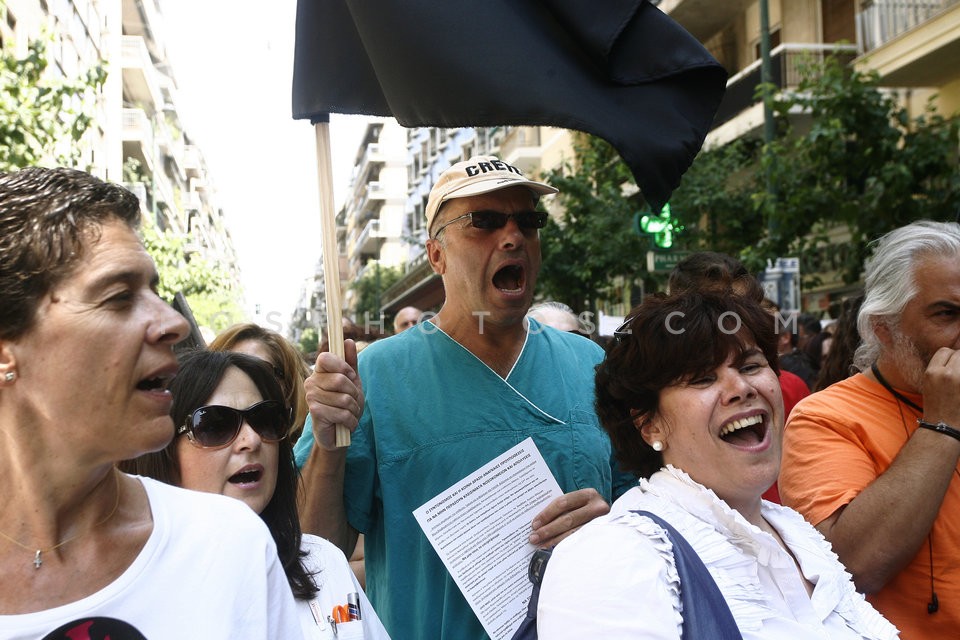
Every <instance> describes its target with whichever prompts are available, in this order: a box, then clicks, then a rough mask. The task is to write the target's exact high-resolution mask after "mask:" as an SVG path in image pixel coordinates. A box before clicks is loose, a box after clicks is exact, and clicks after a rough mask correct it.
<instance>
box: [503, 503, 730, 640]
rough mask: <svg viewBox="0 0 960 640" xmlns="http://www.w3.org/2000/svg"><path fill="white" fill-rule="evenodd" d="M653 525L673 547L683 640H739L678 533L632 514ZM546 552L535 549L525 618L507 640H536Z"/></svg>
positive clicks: (726, 611) (717, 593)
mask: <svg viewBox="0 0 960 640" xmlns="http://www.w3.org/2000/svg"><path fill="white" fill-rule="evenodd" d="M633 513H636V514H637V515H640V516H644V517H646V518H649V519H650V520H653V521H654V522H655V523H657V524H658V525H659V526H660V527H661V528H662V529H663V530H664V531H665V532H666V534H667V537H668V538H669V539H670V544H671V545H673V558H674V563H675V564H676V567H677V574H678V575H679V576H680V604H681V607H682V616H683V625H682V629H683V640H743V637H742V636H741V635H740V629H738V628H737V622H736V620H734V619H733V614H732V613H730V607H728V606H727V601H726V600H725V599H724V597H723V594H722V593H720V589H719V588H718V587H717V583H716V582H715V581H714V580H713V576H711V575H710V572H709V571H708V570H707V567H706V566H705V565H704V564H703V561H702V560H701V559H700V556H698V555H697V552H696V551H694V550H693V547H691V546H690V543H689V542H687V540H686V538H684V537H683V536H682V535H681V534H680V532H679V531H677V530H676V529H674V528H673V526H671V525H670V523H668V522H667V521H666V520H664V519H663V518H661V517H660V516H658V515H656V514H653V513H650V512H649V511H634V512H633ZM550 554H551V550H550V549H539V550H538V551H537V552H536V553H534V554H533V557H532V558H531V559H530V567H529V570H528V575H529V577H530V582H532V583H533V592H532V593H531V594H530V603H529V604H528V605H527V615H526V617H525V618H524V619H523V622H521V623H520V626H519V627H518V628H517V630H516V631H515V632H514V634H513V636H512V638H511V640H536V638H537V603H538V602H539V600H540V583H541V582H542V581H543V575H544V572H545V571H546V568H547V562H548V561H549V560H550Z"/></svg>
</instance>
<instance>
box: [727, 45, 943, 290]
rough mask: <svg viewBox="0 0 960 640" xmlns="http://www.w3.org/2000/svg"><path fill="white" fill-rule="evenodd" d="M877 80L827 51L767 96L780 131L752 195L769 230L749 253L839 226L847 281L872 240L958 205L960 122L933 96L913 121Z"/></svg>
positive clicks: (803, 248) (799, 242) (807, 247)
mask: <svg viewBox="0 0 960 640" xmlns="http://www.w3.org/2000/svg"><path fill="white" fill-rule="evenodd" d="M879 83H880V78H879V76H878V75H877V74H876V73H861V72H858V71H856V70H854V69H851V68H849V67H845V66H843V65H841V64H840V63H839V62H838V61H837V60H836V59H833V58H828V59H827V60H826V61H825V62H822V63H815V62H809V63H808V64H807V65H806V67H805V68H804V69H803V73H802V80H801V82H800V84H799V86H798V88H797V90H796V91H793V92H789V93H784V94H782V95H781V96H780V97H779V98H778V99H777V100H776V101H775V103H774V112H775V113H776V117H777V119H778V129H779V131H780V133H781V135H780V137H778V138H777V139H776V140H775V141H774V142H773V143H771V148H770V149H769V152H768V153H765V154H763V155H762V156H761V157H762V158H763V167H764V170H765V171H767V172H769V173H768V175H769V177H770V183H771V185H772V187H773V188H772V189H770V190H758V191H757V195H756V198H755V204H756V206H757V209H758V210H759V211H760V212H762V214H763V217H764V219H765V220H766V221H767V228H768V229H769V231H770V233H769V235H768V237H766V238H765V239H764V241H763V242H762V243H761V244H760V245H758V247H757V251H756V253H755V256H756V257H758V258H761V259H763V258H769V257H774V256H778V255H780V256H784V255H799V256H803V255H805V254H807V253H808V252H809V251H811V249H812V248H813V247H814V246H815V245H816V244H818V243H822V242H823V241H824V240H823V237H822V233H823V232H824V230H825V229H827V228H828V227H830V226H832V225H844V226H846V227H847V228H849V230H850V233H851V236H852V240H851V242H850V244H849V250H848V251H845V252H844V255H845V262H844V264H842V265H840V267H841V269H842V271H843V272H844V278H845V280H847V281H848V282H853V281H856V280H858V279H859V278H860V274H861V270H862V265H863V260H864V258H865V257H866V256H867V255H868V247H867V244H868V243H869V242H870V241H871V240H873V239H875V238H876V237H878V236H879V235H881V234H883V233H885V232H887V231H889V230H891V229H893V228H896V227H898V226H902V225H904V224H907V223H909V222H911V221H914V220H917V219H920V218H929V219H934V220H951V219H954V218H955V216H956V215H957V213H958V211H960V171H958V168H957V149H958V143H960V138H958V131H960V120H958V119H957V118H954V119H952V120H951V119H946V118H944V117H942V116H941V115H939V114H937V113H936V111H935V109H934V106H933V103H932V102H931V103H930V104H928V106H927V110H926V113H924V114H922V115H921V116H919V117H916V118H912V119H911V118H910V115H909V113H908V112H907V110H906V108H905V107H903V106H901V105H900V104H899V103H898V102H897V100H896V99H895V96H893V95H891V94H890V93H888V92H884V91H882V90H881V89H880V88H879ZM798 109H799V110H802V111H804V112H806V113H809V114H810V116H811V122H810V125H809V129H808V130H798V129H797V128H795V127H793V126H791V124H790V123H791V119H790V118H789V117H788V114H790V113H796V112H797V110H798ZM745 246H746V245H745ZM751 253H753V252H747V255H748V256H749V255H750V254H751Z"/></svg>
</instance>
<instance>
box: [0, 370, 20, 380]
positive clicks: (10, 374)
mask: <svg viewBox="0 0 960 640" xmlns="http://www.w3.org/2000/svg"><path fill="white" fill-rule="evenodd" d="M16 377H17V374H16V373H15V372H13V371H7V372H6V373H5V374H3V379H4V380H6V381H7V382H13V381H14V380H15V379H16Z"/></svg>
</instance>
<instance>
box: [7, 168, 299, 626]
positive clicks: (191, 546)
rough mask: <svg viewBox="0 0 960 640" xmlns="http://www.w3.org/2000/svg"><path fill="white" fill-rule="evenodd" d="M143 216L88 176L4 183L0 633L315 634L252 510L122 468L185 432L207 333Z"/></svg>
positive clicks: (26, 177)
mask: <svg viewBox="0 0 960 640" xmlns="http://www.w3.org/2000/svg"><path fill="white" fill-rule="evenodd" d="M140 210H141V209H140V203H139V202H138V201H137V198H136V196H134V195H133V194H132V193H130V192H129V191H127V190H126V189H124V188H122V187H120V186H118V185H115V184H110V183H106V182H104V181H102V180H100V179H99V178H96V177H94V176H91V175H89V174H87V173H84V172H82V171H77V170H74V169H66V168H52V169H48V168H40V167H31V168H28V169H22V170H20V171H15V172H12V173H2V174H0V486H3V498H2V507H0V576H3V579H2V580H0V638H3V639H4V640H36V639H37V638H44V639H45V640H61V639H66V638H88V637H89V638H106V637H110V638H114V640H118V639H121V638H122V639H124V640H128V639H135V638H151V639H152V638H204V639H205V640H227V639H233V638H241V637H243V638H258V639H264V640H267V639H269V640H288V639H290V638H297V637H300V635H301V631H300V626H299V624H298V623H297V620H296V614H295V609H294V606H295V605H294V600H293V597H291V594H290V589H289V588H288V587H287V584H286V580H285V579H284V575H283V569H282V567H281V566H280V563H279V561H278V559H277V553H276V550H275V546H276V545H275V543H274V541H273V540H272V538H271V536H270V534H269V532H268V531H267V527H265V526H264V525H263V523H262V522H261V521H260V520H259V519H258V518H256V517H254V516H253V514H251V513H250V511H249V509H245V508H242V506H241V505H239V504H237V503H236V501H233V500H228V499H226V498H223V497H222V496H215V495H209V494H200V493H196V492H191V491H185V490H182V489H178V488H176V487H171V486H167V485H164V484H162V483H159V482H156V481H153V480H149V479H147V478H133V477H131V476H129V475H127V474H124V473H121V472H119V471H118V470H117V468H116V463H117V462H119V461H121V460H125V459H128V458H133V457H136V456H139V455H141V454H143V453H145V452H148V451H156V450H157V449H159V448H161V447H163V446H164V445H166V444H167V443H169V442H170V439H171V438H172V437H173V423H172V422H171V420H170V407H171V402H172V398H171V396H170V393H169V391H168V390H167V382H169V380H170V377H171V376H173V374H174V373H175V372H176V370H177V362H176V357H175V356H174V353H173V348H174V345H176V344H177V343H179V342H180V341H182V340H183V339H184V338H186V337H187V335H188V334H189V325H188V324H187V323H186V321H185V320H184V319H183V316H181V315H180V314H179V313H177V312H176V311H175V310H174V309H172V308H171V307H170V305H168V304H167V303H166V302H164V300H163V299H162V298H161V297H160V296H159V295H158V294H157V268H156V265H155V264H154V262H153V260H152V259H151V258H150V255H149V254H148V253H147V252H146V250H145V249H144V247H143V244H142V242H141V241H140V238H139V236H138V235H137V229H138V223H139V219H140ZM238 507H239V508H238ZM221 531H229V532H230V533H232V534H233V535H234V537H233V538H232V539H229V538H228V535H225V536H224V538H225V540H223V541H218V540H216V538H215V537H212V534H216V533H218V532H221ZM213 612H218V613H219V615H217V616H214V615H212V614H213Z"/></svg>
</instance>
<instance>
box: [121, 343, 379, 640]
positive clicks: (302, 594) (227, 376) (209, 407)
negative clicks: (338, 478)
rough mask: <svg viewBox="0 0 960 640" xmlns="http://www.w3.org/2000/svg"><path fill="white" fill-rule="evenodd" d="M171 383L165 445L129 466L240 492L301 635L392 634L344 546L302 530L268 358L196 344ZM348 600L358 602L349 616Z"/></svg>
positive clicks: (187, 483)
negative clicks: (273, 560)
mask: <svg viewBox="0 0 960 640" xmlns="http://www.w3.org/2000/svg"><path fill="white" fill-rule="evenodd" d="M170 391H171V393H172V394H173V397H174V401H173V406H172V408H171V411H170V415H171V417H172V418H173V423H174V425H175V429H176V434H177V435H176V437H174V439H173V441H172V442H171V443H170V444H169V445H168V446H167V447H166V448H165V449H163V450H162V451H159V452H156V453H152V454H147V455H145V456H141V457H140V458H137V459H136V460H134V461H132V465H133V470H134V471H135V472H137V473H140V474H142V475H146V476H151V477H154V478H156V479H158V480H162V481H164V482H168V483H170V484H176V485H178V486H181V487H184V488H187V489H194V490H198V491H205V492H208V493H220V494H223V495H226V496H230V497H233V498H237V499H238V500H242V501H243V502H245V503H246V504H247V505H249V506H250V508H251V509H253V510H254V511H255V512H257V513H258V514H260V517H261V518H262V519H263V521H264V522H265V523H266V525H267V528H269V529H270V533H271V534H272V535H273V538H274V540H275V541H276V544H277V553H278V554H279V556H280V562H281V564H282V565H283V567H284V570H285V571H286V574H287V580H288V582H289V583H290V588H291V589H292V590H293V594H294V597H295V598H296V600H297V607H298V610H299V612H300V622H301V627H302V628H303V632H304V637H305V638H307V639H313V638H334V637H336V638H338V640H343V639H344V638H348V639H349V638H365V639H367V640H369V639H371V638H389V636H388V635H387V633H386V631H385V630H384V628H383V625H382V624H381V623H380V620H379V618H378V617H377V614H376V613H375V612H374V610H373V607H372V606H371V605H370V603H369V601H368V600H367V598H366V595H365V594H364V593H363V590H362V589H361V588H360V586H359V584H357V581H356V578H355V577H354V575H353V572H352V571H351V570H350V567H349V565H348V563H347V560H346V558H345V557H344V555H343V553H342V552H341V551H340V550H339V549H338V548H337V547H335V546H334V545H332V544H330V543H329V542H327V541H326V540H324V539H323V538H319V537H317V536H311V535H304V534H302V533H301V531H300V523H299V519H298V515H297V502H296V499H297V482H298V478H297V471H296V467H295V466H294V464H293V447H292V445H291V443H290V440H289V438H287V434H288V432H289V428H290V425H291V424H292V421H293V416H292V414H291V410H290V408H289V407H287V406H286V404H285V402H284V394H283V391H282V389H281V386H280V382H279V381H278V380H277V377H276V374H275V373H274V371H273V369H272V367H271V366H270V365H269V364H268V363H267V362H265V361H263V360H261V359H260V358H256V357H253V356H250V355H246V354H242V353H236V352H228V351H223V352H216V351H195V352H192V353H187V354H185V355H183V356H181V358H180V371H179V372H178V373H177V375H176V377H175V378H174V379H173V381H172V382H171V383H170ZM226 540H227V538H224V540H223V541H220V542H218V544H226ZM349 605H355V606H356V608H357V610H356V611H355V612H354V616H353V617H351V612H350V606H349Z"/></svg>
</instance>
